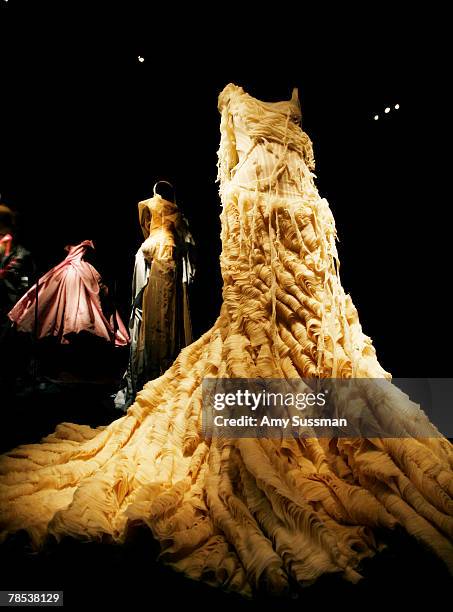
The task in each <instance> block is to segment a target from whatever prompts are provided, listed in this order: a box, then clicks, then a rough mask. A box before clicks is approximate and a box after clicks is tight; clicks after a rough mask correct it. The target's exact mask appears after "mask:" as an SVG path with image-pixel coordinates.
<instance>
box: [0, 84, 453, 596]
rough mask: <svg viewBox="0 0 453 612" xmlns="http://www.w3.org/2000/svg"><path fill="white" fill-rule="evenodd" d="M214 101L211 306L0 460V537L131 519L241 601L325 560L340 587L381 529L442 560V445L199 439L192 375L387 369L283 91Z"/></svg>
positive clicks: (84, 533)
mask: <svg viewBox="0 0 453 612" xmlns="http://www.w3.org/2000/svg"><path fill="white" fill-rule="evenodd" d="M219 109H220V111H221V115H222V119H221V144H220V150H219V178H220V191H221V197H222V204H223V210H222V215H221V219H222V244H223V250H222V255H221V268H222V275H223V281H224V287H223V305H222V308H221V312H220V316H219V318H218V319H217V321H216V323H215V325H214V326H213V327H212V329H210V330H209V331H208V332H206V333H205V334H204V335H203V336H202V337H201V338H200V339H199V340H197V341H196V342H194V343H193V344H191V345H190V346H188V347H186V348H185V349H183V350H182V352H181V353H180V355H179V357H178V358H177V360H176V362H175V363H174V364H173V366H172V367H171V368H170V369H169V370H168V371H167V372H166V373H165V374H164V375H163V376H161V377H160V378H158V379H157V380H154V381H152V382H149V383H147V384H146V385H145V387H144V389H143V390H142V391H141V392H140V393H139V394H138V397H137V401H136V402H135V404H133V405H132V406H131V407H130V408H129V411H128V412H127V414H126V415H125V416H124V417H123V418H121V419H118V420H117V421H115V422H113V423H112V424H111V425H109V426H108V427H99V428H97V429H91V428H89V427H84V426H80V425H74V424H69V423H63V424H61V425H60V426H59V427H58V428H57V431H56V432H55V433H54V434H52V435H50V436H48V437H47V438H45V439H44V440H43V441H42V442H41V443H40V444H35V445H27V446H23V447H19V448H18V449H15V450H14V451H11V452H10V453H8V454H7V455H5V456H3V457H2V458H1V460H0V471H1V479H0V483H1V484H0V515H1V516H0V525H1V529H2V531H3V536H6V535H7V534H8V533H11V532H14V531H15V530H18V529H20V528H26V529H27V531H28V532H29V533H30V535H31V537H32V539H33V541H34V543H35V544H36V545H39V544H41V543H42V542H43V541H44V539H45V537H46V535H48V534H52V535H54V536H55V537H57V538H61V537H62V536H65V535H70V536H74V537H77V538H89V539H100V538H103V537H107V538H112V539H113V540H115V541H119V542H121V541H123V540H124V539H125V538H126V537H127V533H128V528H129V527H130V526H131V525H133V524H134V523H136V522H140V523H143V522H144V523H146V524H147V525H148V526H149V528H150V529H151V530H152V533H153V534H154V537H155V538H156V539H157V540H158V541H159V542H160V545H161V550H162V559H163V561H164V562H166V563H168V564H171V565H172V566H173V567H174V568H175V569H176V570H179V571H181V572H184V573H185V574H186V575H187V576H189V577H191V578H194V579H198V580H204V581H206V582H208V583H210V584H213V585H217V586H222V587H225V588H228V589H232V590H235V591H238V592H240V593H242V594H244V595H249V594H251V593H253V592H254V591H255V590H257V589H263V590H266V589H267V590H269V591H272V592H274V593H275V592H277V593H278V592H285V591H287V590H288V588H289V583H290V582H293V581H294V580H295V581H300V582H303V583H307V582H310V581H313V580H315V579H316V578H317V577H318V576H320V575H321V574H323V573H325V572H341V573H342V574H343V575H344V577H345V578H346V579H349V580H352V581H354V580H356V579H357V578H358V577H359V574H358V571H357V569H358V568H359V563H360V561H361V559H362V558H364V557H366V556H369V555H372V554H373V553H374V552H375V551H376V550H378V549H379V543H378V542H376V539H375V536H374V530H375V528H388V529H391V528H392V527H394V526H395V525H396V524H400V525H402V526H404V528H405V529H406V530H407V531H408V532H409V533H410V534H411V535H413V536H414V537H415V538H417V539H418V540H419V541H421V542H422V543H424V544H425V545H426V546H427V547H429V548H430V549H431V550H433V551H434V552H435V553H436V554H437V555H438V556H439V557H440V558H442V560H443V561H444V562H445V563H446V564H447V565H448V566H449V568H450V569H452V568H453V545H452V540H453V476H452V465H453V450H452V445H451V444H450V443H449V442H448V441H447V440H446V439H444V438H442V437H437V438H435V437H433V438H430V439H424V440H417V439H373V440H367V439H357V440H347V439H335V440H331V441H328V440H321V439H305V440H295V439H288V440H284V441H278V440H275V439H272V440H266V439H238V440H230V441H225V440H223V441H222V442H219V441H213V442H212V443H209V442H208V441H204V440H203V439H201V438H200V435H199V431H200V420H201V383H202V379H203V377H239V378H241V377H242V378H249V377H250V378H251V377H254V378H256V377H273V378H282V377H288V378H293V377H301V376H323V377H326V376H338V377H351V376H357V377H371V378H372V377H375V378H376V377H385V378H389V377H390V375H389V374H388V373H386V372H385V371H384V370H383V369H382V368H381V366H380V365H379V363H378V361H377V359H376V355H375V350H374V348H373V346H372V343H371V340H370V339H369V338H368V337H367V336H365V335H364V334H363V333H362V329H361V326H360V323H359V319H358V315H357V311H356V309H355V308H354V306H353V304H352V301H351V299H350V297H349V296H348V295H345V294H344V291H343V289H342V287H341V284H340V281H339V277H338V272H337V269H338V262H337V258H336V251H335V244H334V240H335V225H334V219H333V217H332V214H331V211H330V208H329V205H328V203H327V202H326V200H324V199H322V198H320V196H319V194H318V192H317V190H316V187H315V185H314V182H313V174H312V172H311V171H312V169H313V166H314V164H313V154H312V148H311V142H310V139H309V138H308V136H307V135H306V134H305V133H304V132H303V131H302V130H301V128H300V108H299V103H298V100H297V95H293V98H292V99H291V100H290V101H286V102H279V103H265V102H261V101H259V100H256V99H254V98H252V97H251V96H249V95H248V94H246V93H245V92H244V91H243V90H242V89H241V88H240V87H236V86H235V85H231V84H230V85H228V86H227V87H226V88H225V89H224V91H223V92H222V93H221V94H220V98H219ZM389 386H390V387H393V385H389ZM390 396H391V397H390ZM390 400H391V401H393V403H394V406H393V407H394V410H395V411H396V412H395V414H399V411H400V410H401V412H403V409H404V410H405V411H406V410H408V409H409V407H410V409H411V410H412V411H414V410H415V411H416V412H417V414H419V413H420V412H421V411H420V410H419V408H418V407H415V408H414V405H413V404H412V403H411V402H410V400H409V399H408V398H407V396H405V395H404V394H402V393H400V394H394V396H393V395H392V394H391V393H389V401H390ZM381 401H382V398H381ZM376 402H377V400H376ZM369 404H370V410H372V408H373V397H372V396H371V397H370V398H369Z"/></svg>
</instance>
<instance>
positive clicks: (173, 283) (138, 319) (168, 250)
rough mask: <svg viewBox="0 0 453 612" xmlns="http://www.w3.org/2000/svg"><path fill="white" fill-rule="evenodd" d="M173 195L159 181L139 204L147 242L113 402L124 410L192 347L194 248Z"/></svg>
mask: <svg viewBox="0 0 453 612" xmlns="http://www.w3.org/2000/svg"><path fill="white" fill-rule="evenodd" d="M161 185H166V186H167V187H169V188H170V191H171V194H169V195H168V197H172V200H167V199H166V198H164V197H162V196H161V195H160V194H159V193H158V191H157V188H158V186H161ZM167 191H168V189H167ZM174 194H175V191H174V188H173V185H172V184H171V183H169V182H168V181H158V182H157V183H156V184H155V185H154V188H153V197H152V198H149V199H147V200H143V201H142V202H139V204H138V212H139V221H140V226H141V228H142V232H143V237H144V239H145V240H144V242H143V244H142V245H141V247H140V248H139V250H138V251H137V254H136V256H135V267H134V275H133V280H132V312H131V317H130V321H129V330H130V336H131V347H130V356H129V364H128V369H127V372H126V374H125V377H124V387H123V388H122V389H121V390H120V391H119V392H118V393H117V395H116V397H115V406H116V407H117V408H120V409H126V408H127V407H128V406H130V405H131V404H132V402H133V401H134V399H135V396H136V394H137V391H139V390H140V389H141V388H142V387H143V385H144V384H145V383H146V382H147V381H148V380H152V379H153V378H156V377H158V376H160V374H162V373H163V372H164V371H165V370H166V369H167V368H168V367H170V365H171V364H172V363H173V361H174V359H175V358H176V356H177V355H178V353H179V351H180V350H181V349H182V348H183V347H185V346H187V345H188V344H190V343H191V342H192V327H191V321H190V311H189V298H188V290H187V287H188V285H189V284H190V283H191V282H192V280H193V276H194V274H195V267H194V257H193V247H194V246H195V243H194V241H193V238H192V235H191V234H190V231H189V228H188V223H187V221H186V219H185V218H184V217H183V215H182V214H181V212H180V211H179V209H178V207H177V205H176V203H175V195H174Z"/></svg>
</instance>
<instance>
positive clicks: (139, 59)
mask: <svg viewBox="0 0 453 612" xmlns="http://www.w3.org/2000/svg"><path fill="white" fill-rule="evenodd" d="M138 61H139V62H140V64H143V62H144V61H145V58H144V57H142V56H141V55H139V56H138Z"/></svg>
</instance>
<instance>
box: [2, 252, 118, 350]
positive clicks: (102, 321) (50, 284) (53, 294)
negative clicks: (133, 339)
mask: <svg viewBox="0 0 453 612" xmlns="http://www.w3.org/2000/svg"><path fill="white" fill-rule="evenodd" d="M88 248H94V245H93V243H92V241H91V240H84V241H83V242H81V243H80V244H78V245H76V246H69V247H66V249H67V250H68V255H67V257H66V258H65V259H64V260H63V261H62V262H61V263H60V264H58V265H57V266H55V267H54V268H52V269H51V270H49V272H47V273H46V274H44V276H42V277H41V278H40V279H39V281H38V292H36V285H34V286H33V287H31V289H30V290H29V291H28V292H27V293H26V294H25V295H24V296H23V297H22V298H21V299H20V300H19V301H18V302H17V304H16V305H15V306H14V307H13V308H12V310H10V312H9V313H8V317H9V318H10V319H11V321H13V322H14V323H15V324H16V327H17V329H18V330H19V331H22V332H33V331H34V328H35V310H36V293H38V308H37V323H38V325H37V337H38V338H44V337H45V336H54V337H57V338H58V339H59V340H60V342H61V343H62V344H68V343H69V340H68V336H69V335H70V334H79V333H80V332H88V333H90V334H94V335H95V336H99V337H101V338H104V339H105V340H107V341H108V342H112V341H113V338H114V340H115V345H116V346H125V345H127V344H128V342H129V335H128V333H127V330H126V328H125V326H124V324H123V322H122V320H121V318H120V316H119V314H118V312H115V315H112V316H111V318H110V321H109V320H107V318H106V317H105V315H104V313H103V311H102V306H101V299H100V282H101V277H100V274H99V272H98V271H97V270H96V269H95V268H94V267H93V266H92V265H91V264H89V263H88V262H87V261H84V259H83V257H84V255H85V253H86V252H87V250H88ZM114 317H115V318H116V325H115V321H114Z"/></svg>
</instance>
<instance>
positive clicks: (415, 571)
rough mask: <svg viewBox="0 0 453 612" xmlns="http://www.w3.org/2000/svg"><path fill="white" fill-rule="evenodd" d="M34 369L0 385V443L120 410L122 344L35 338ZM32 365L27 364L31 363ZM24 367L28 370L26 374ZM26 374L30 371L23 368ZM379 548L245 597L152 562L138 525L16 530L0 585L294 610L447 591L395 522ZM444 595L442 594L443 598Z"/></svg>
mask: <svg viewBox="0 0 453 612" xmlns="http://www.w3.org/2000/svg"><path fill="white" fill-rule="evenodd" d="M38 354H39V360H38V364H37V368H36V367H34V368H31V369H30V368H28V373H27V374H26V375H25V376H23V377H22V378H21V379H19V380H17V381H15V382H14V381H11V380H10V381H9V382H8V384H5V385H4V387H5V389H4V392H3V393H2V395H1V408H0V409H1V410H2V413H3V414H2V428H1V431H0V451H1V452H4V451H6V450H8V449H11V448H13V447H14V446H16V445H18V444H23V443H28V442H36V441H37V440H39V439H40V438H41V437H42V436H44V435H46V434H48V433H50V432H51V431H53V429H54V428H55V426H56V425H57V424H58V423H60V422H62V421H72V422H77V423H85V424H89V425H92V426H96V425H101V424H106V423H109V422H111V421H112V420H114V419H115V418H117V417H118V416H121V414H122V413H119V412H118V411H117V410H116V409H115V408H114V406H113V402H112V397H111V396H112V393H113V392H114V391H115V389H116V388H117V387H118V385H119V381H120V379H121V373H122V371H123V369H124V367H125V365H126V364H125V361H126V360H127V352H126V353H124V352H122V350H121V349H114V348H113V347H105V346H102V345H90V346H89V350H88V352H87V351H86V346H84V347H83V350H82V346H80V347H78V348H75V349H74V348H73V349H71V348H67V347H63V350H62V349H61V347H59V348H58V350H57V349H56V348H55V347H52V346H50V347H49V346H47V347H41V348H40V349H39V351H38ZM35 365H36V364H35ZM30 372H31V374H30ZM34 374H36V376H35V377H33V375H34ZM386 539H387V542H388V547H387V548H386V549H385V550H384V551H383V552H382V553H380V554H379V555H378V556H376V557H375V558H374V559H371V560H368V561H366V562H365V563H364V564H363V568H362V574H363V576H364V579H363V580H362V581H361V582H359V583H358V584H356V585H351V584H348V583H346V582H344V581H342V580H341V579H340V578H339V576H327V577H324V578H323V579H321V580H319V581H318V582H317V583H316V584H315V585H313V586H310V587H307V588H305V589H302V590H301V592H300V593H299V595H298V597H297V598H294V599H285V600H281V599H280V600H274V599H272V598H265V597H261V598H259V599H256V600H253V601H248V600H243V599H242V598H240V597H238V596H236V595H229V594H226V593H223V592H221V591H219V590H217V589H212V588H210V587H208V586H205V585H202V584H199V583H196V582H192V581H189V580H187V579H185V578H184V577H182V576H181V575H178V574H176V573H174V572H173V571H171V570H169V569H168V568H165V567H163V566H162V565H160V564H159V563H157V562H156V556H157V552H158V551H157V549H156V546H155V543H154V542H153V540H152V538H151V536H150V533H149V531H148V530H147V529H145V528H141V529H138V530H137V531H136V532H135V534H134V537H133V538H132V539H131V541H129V542H128V543H127V544H126V545H123V546H118V545H111V544H101V543H91V542H90V543H86V542H78V541H75V540H72V539H67V540H64V541H63V542H61V543H60V544H58V545H56V544H55V545H51V546H50V547H49V548H48V549H47V550H46V551H45V552H43V553H39V554H37V553H33V552H32V551H31V550H30V549H29V547H28V544H27V542H26V539H25V538H24V537H23V536H22V535H21V534H17V535H16V536H15V537H14V538H12V539H10V540H8V541H7V542H6V543H5V544H4V545H3V546H2V547H0V568H1V573H0V590H14V589H17V590H46V589H48V590H62V591H64V605H65V607H69V608H74V609H81V608H83V606H86V605H103V606H109V605H112V606H113V605H115V606H119V605H124V606H127V607H128V609H131V610H140V609H142V608H145V606H146V608H149V609H153V608H157V607H159V608H161V607H162V605H164V606H165V607H169V606H173V605H174V606H176V605H184V606H187V607H189V609H191V608H192V607H195V606H201V607H203V606H212V605H215V606H216V607H220V608H222V609H224V608H226V607H230V606H234V608H235V609H238V610H239V609H241V610H242V609H246V610H250V609H260V610H263V609H265V610H274V609H275V610H277V609H278V610H282V609H283V610H296V609H301V608H302V607H304V606H313V605H317V606H324V605H325V606H327V605H334V606H335V607H336V609H338V608H339V607H340V608H343V607H346V606H348V607H349V608H351V607H352V608H353V609H355V608H356V607H357V608H359V607H360V608H361V609H362V610H363V609H365V607H366V606H368V605H369V604H374V605H377V606H385V609H393V608H394V607H396V605H395V604H396V602H401V604H402V605H403V604H404V606H405V607H407V606H408V605H410V604H413V603H418V602H419V600H420V598H421V597H424V598H425V597H432V598H433V601H434V599H436V600H437V599H440V598H441V597H444V598H445V597H447V598H449V596H450V592H451V590H452V588H453V581H452V580H451V577H450V576H449V575H448V573H447V570H446V569H445V567H444V566H443V564H442V563H441V562H440V561H439V560H438V559H437V558H435V557H434V556H433V555H431V554H430V553H429V552H427V551H426V550H424V549H423V548H422V547H421V546H419V545H418V544H416V542H414V541H413V540H412V539H410V538H408V537H407V536H406V535H405V533H403V532H402V531H399V530H398V531H396V532H394V533H392V534H390V535H389V534H387V535H386ZM446 601H448V599H447V600H446Z"/></svg>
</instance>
